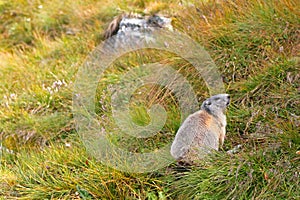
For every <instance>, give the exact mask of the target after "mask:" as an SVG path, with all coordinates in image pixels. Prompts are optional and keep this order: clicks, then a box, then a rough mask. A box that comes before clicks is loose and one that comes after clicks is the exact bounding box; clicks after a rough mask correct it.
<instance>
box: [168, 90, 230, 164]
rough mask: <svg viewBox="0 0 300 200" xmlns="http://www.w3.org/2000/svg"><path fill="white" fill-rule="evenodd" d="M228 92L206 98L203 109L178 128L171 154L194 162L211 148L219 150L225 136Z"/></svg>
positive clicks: (177, 158) (183, 160)
mask: <svg viewBox="0 0 300 200" xmlns="http://www.w3.org/2000/svg"><path fill="white" fill-rule="evenodd" d="M229 102H230V97H229V95H228V94H218V95H215V96H212V97H211V98H209V99H207V100H205V101H204V102H203V103H202V106H201V109H200V110H199V111H197V112H195V113H193V114H191V115H190V116H188V117H187V119H186V120H185V121H184V122H183V123H182V125H181V126H180V128H179V129H178V131H177V133H176V136H175V139H174V141H173V143H172V146H171V155H172V156H173V157H174V158H175V159H176V160H178V161H182V162H185V163H189V164H193V163H194V162H195V161H196V160H199V159H201V158H203V156H204V155H206V154H207V153H209V152H210V150H211V149H214V150H218V149H219V145H223V142H224V138H225V127H226V115H225V109H226V107H227V106H228V105H229Z"/></svg>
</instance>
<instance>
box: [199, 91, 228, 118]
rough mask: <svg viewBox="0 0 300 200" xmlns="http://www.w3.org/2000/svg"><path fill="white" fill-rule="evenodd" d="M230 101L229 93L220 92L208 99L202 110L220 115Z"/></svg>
mask: <svg viewBox="0 0 300 200" xmlns="http://www.w3.org/2000/svg"><path fill="white" fill-rule="evenodd" d="M229 102H230V96H229V94H218V95H215V96H212V97H210V98H208V99H206V100H205V101H204V102H203V103H202V105H201V110H205V111H207V112H209V113H210V114H212V115H215V116H216V117H218V116H219V115H220V114H222V113H224V112H225V109H226V107H227V106H228V105H229Z"/></svg>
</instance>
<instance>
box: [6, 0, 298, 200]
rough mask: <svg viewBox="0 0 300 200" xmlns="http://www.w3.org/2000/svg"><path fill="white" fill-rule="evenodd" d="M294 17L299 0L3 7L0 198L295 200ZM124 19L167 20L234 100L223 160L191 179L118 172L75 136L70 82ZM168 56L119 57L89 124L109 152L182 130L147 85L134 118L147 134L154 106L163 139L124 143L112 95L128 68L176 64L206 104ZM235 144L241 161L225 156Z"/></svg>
mask: <svg viewBox="0 0 300 200" xmlns="http://www.w3.org/2000/svg"><path fill="white" fill-rule="evenodd" d="M299 10H300V7H299V3H298V2H297V1H296V0H282V1H276V0H266V1H260V0H252V1H246V0H240V1H234V2H233V1H227V2H226V3H222V1H205V2H203V3H199V2H198V1H177V0H169V1H164V2H157V1H153V0H147V1H142V0H134V1H119V0H116V1H113V2H111V1H104V0H101V1H94V0H87V1H78V0H73V1H69V0H68V1H57V0H53V1H24V0H16V1H8V0H2V1H1V0H0V80H1V81H0V143H2V145H3V147H5V149H4V148H3V149H2V150H1V154H0V155H1V160H0V161H1V163H0V164H1V166H0V199H150V200H155V199H160V200H163V199H299V198H300V192H299V191H300V187H299V185H300V183H299V180H300V174H299V172H300V157H299V154H297V153H296V152H297V151H299V150H300V135H299V132H300V129H299V127H300V121H299V116H300V93H299V92H300V82H299V80H300V73H299V71H300V59H299V50H300V47H299V42H300V37H299V28H300V20H299V14H300V13H299ZM131 11H134V12H138V13H141V14H146V13H155V12H158V11H159V12H161V13H164V14H165V15H169V16H172V17H173V21H174V22H173V25H174V27H175V28H176V29H177V30H180V31H182V32H184V33H185V34H188V35H189V36H190V37H191V38H192V39H194V40H195V41H197V42H199V43H200V44H201V45H203V46H204V47H205V48H206V50H207V51H208V52H209V53H210V55H211V56H212V58H213V60H214V61H215V63H216V64H217V66H218V68H219V71H220V72H221V73H222V76H223V80H224V83H225V87H226V90H227V93H229V94H231V96H232V103H231V105H230V106H229V109H228V112H227V116H228V126H227V136H226V139H225V144H224V147H223V150H222V151H220V152H218V153H217V154H216V155H212V156H211V157H210V158H208V159H207V160H205V161H204V162H202V163H201V164H200V166H197V167H193V168H192V169H191V170H190V171H187V172H179V171H176V170H175V168H176V167H175V165H173V164H172V165H171V166H168V167H166V168H163V169H160V170H158V171H156V172H152V173H143V174H130V173H125V172H120V171H117V170H114V169H112V168H109V167H107V166H106V165H103V164H101V163H100V162H99V161H97V160H96V159H94V158H92V157H91V156H90V155H89V154H88V153H87V152H86V150H85V147H84V145H83V144H82V142H81V140H80V137H79V136H78V134H77V132H76V129H75V128H76V127H75V122H74V118H73V113H72V96H73V94H72V92H73V87H74V82H75V80H76V72H77V70H78V69H79V67H80V66H81V65H82V64H83V63H84V62H85V59H86V57H87V56H88V54H89V53H90V52H91V51H93V49H95V48H96V46H97V45H98V44H100V42H101V41H102V40H103V37H102V33H103V32H104V29H105V28H106V27H107V25H108V23H109V22H110V21H111V20H112V19H113V17H114V16H115V15H118V14H120V13H122V12H131ZM172 56H173V55H170V54H168V53H166V52H158V51H155V50H149V51H144V52H137V53H131V54H129V55H125V56H124V57H122V58H120V59H119V60H117V61H116V62H115V63H114V65H112V66H110V67H109V69H108V70H107V71H106V72H105V75H104V77H103V78H102V79H101V80H100V81H99V84H98V88H97V92H98V94H97V96H96V100H97V101H96V102H97V103H96V104H95V105H96V113H97V114H98V117H99V121H100V123H101V125H103V126H104V127H105V130H106V131H108V132H110V133H112V137H111V140H112V142H113V143H115V144H116V145H119V146H120V147H124V146H126V147H128V149H129V150H130V151H132V152H149V151H153V150H156V149H158V148H160V147H161V146H163V145H164V144H166V143H167V142H171V141H172V139H173V137H174V135H175V133H176V131H177V129H178V127H179V125H180V109H179V102H178V101H177V100H176V98H175V97H174V94H173V93H172V92H170V91H169V90H167V89H164V88H161V87H157V86H153V85H147V86H144V87H142V88H139V90H137V91H135V93H134V98H133V100H132V102H130V115H131V116H130V117H132V119H133V121H134V122H135V123H136V124H139V125H147V124H148V123H149V119H150V118H149V115H148V114H147V112H146V110H147V109H148V108H150V107H151V106H152V105H154V104H157V103H159V104H161V105H163V106H164V108H165V110H166V112H167V114H168V119H167V121H166V124H165V126H164V128H163V129H162V130H161V131H160V132H159V133H157V134H156V135H155V136H152V137H149V138H146V139H140V138H139V139H137V138H133V137H128V136H126V135H125V134H120V130H119V129H118V128H117V127H116V124H115V123H114V121H113V118H112V115H111V107H110V103H111V98H110V95H111V91H110V90H109V89H108V88H109V85H110V84H116V83H119V82H120V79H121V76H122V75H123V74H124V73H126V72H127V71H128V70H129V69H133V68H134V67H137V66H139V65H140V64H142V63H149V62H161V63H168V64H172V65H174V66H175V69H176V70H178V72H180V73H181V74H182V75H183V76H184V77H186V78H187V79H188V80H189V82H190V83H191V84H192V85H193V87H194V89H195V93H196V95H197V97H198V98H199V99H200V100H201V101H202V100H203V99H204V98H206V97H208V96H209V92H208V90H207V88H206V87H205V84H204V81H203V80H201V79H199V78H198V77H197V76H196V71H195V69H193V68H192V67H191V65H189V64H188V63H186V62H185V61H183V60H182V59H180V58H178V57H174V56H173V57H172ZM59 83H61V84H60V85H59ZM237 144H242V145H243V147H242V149H241V151H240V152H239V153H237V154H235V155H232V156H229V155H227V154H225V153H224V151H226V150H229V149H231V148H233V147H234V146H235V145H237ZM7 149H8V150H9V152H8V151H7ZM11 151H13V152H11Z"/></svg>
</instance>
